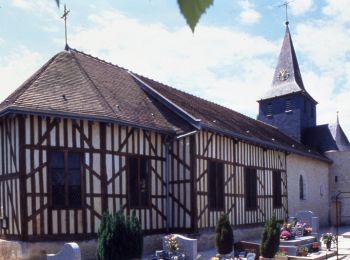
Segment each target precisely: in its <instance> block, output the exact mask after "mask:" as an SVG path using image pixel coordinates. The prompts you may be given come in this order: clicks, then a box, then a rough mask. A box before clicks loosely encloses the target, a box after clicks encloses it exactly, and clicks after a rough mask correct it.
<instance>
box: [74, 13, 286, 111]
mask: <svg viewBox="0 0 350 260" xmlns="http://www.w3.org/2000/svg"><path fill="white" fill-rule="evenodd" d="M90 20H91V21H93V22H94V25H93V26H89V27H88V28H87V29H80V30H79V31H77V32H75V33H74V36H73V37H71V38H70V42H71V43H72V47H75V48H78V49H83V50H86V51H87V52H88V53H91V54H93V55H96V56H98V57H101V58H103V59H106V60H108V61H111V62H113V63H116V64H118V65H120V66H123V67H126V68H128V69H130V70H132V71H135V72H137V73H140V74H143V75H145V76H149V77H151V78H154V79H156V80H158V81H161V82H165V83H167V84H171V85H172V86H174V87H177V88H180V89H182V90H185V91H187V92H190V93H192V94H195V95H199V96H201V97H203V98H205V99H209V100H212V101H215V102H217V103H221V104H225V105H227V106H229V107H231V108H234V109H235V110H237V111H240V112H244V113H246V114H252V115H253V116H255V115H256V113H257V109H256V106H255V107H253V105H254V104H255V101H256V100H258V99H259V97H260V96H261V95H262V93H263V92H264V91H266V90H267V89H268V88H269V87H270V84H271V79H272V74H273V70H272V67H273V65H272V63H271V60H270V56H271V54H272V55H273V56H276V55H277V53H278V49H279V46H277V45H276V44H275V43H271V42H269V41H267V40H266V39H264V38H262V37H257V36H252V35H249V34H246V33H242V32H238V31H234V30H232V29H228V28H219V27H209V26H202V25H199V26H198V28H196V34H195V35H193V34H191V33H190V32H189V30H188V28H187V27H183V28H178V29H176V30H172V31H169V30H167V29H166V28H165V27H163V26H162V25H160V24H143V23H141V22H139V21H137V20H135V19H130V18H128V17H125V16H123V15H122V14H120V13H118V12H116V11H115V12H111V11H110V12H104V13H100V14H96V15H92V16H90ZM101 39H103V41H101ZM213 46H214V47H213ZM237 93H239V94H237Z"/></svg>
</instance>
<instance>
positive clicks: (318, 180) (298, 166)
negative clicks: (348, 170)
mask: <svg viewBox="0 0 350 260" xmlns="http://www.w3.org/2000/svg"><path fill="white" fill-rule="evenodd" d="M300 175H302V176H303V180H304V194H305V196H304V199H300V196H299V192H300V189H299V178H300ZM328 178H329V164H327V163H325V162H322V161H319V160H314V159H311V158H308V157H305V156H300V155H296V154H290V155H288V156H287V181H288V214H289V216H295V214H296V213H297V212H298V211H301V210H310V211H312V212H313V213H314V214H315V216H316V217H319V220H320V226H326V225H328V224H329V206H330V200H329V184H328V183H329V182H328Z"/></svg>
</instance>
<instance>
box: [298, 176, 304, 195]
mask: <svg viewBox="0 0 350 260" xmlns="http://www.w3.org/2000/svg"><path fill="white" fill-rule="evenodd" d="M299 198H300V199H301V200H304V199H305V191H304V178H303V175H300V177H299Z"/></svg>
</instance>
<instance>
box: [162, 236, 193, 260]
mask: <svg viewBox="0 0 350 260" xmlns="http://www.w3.org/2000/svg"><path fill="white" fill-rule="evenodd" d="M173 235H174V237H175V238H176V240H177V242H178V243H179V247H180V250H179V251H180V252H181V253H183V254H185V259H186V260H193V259H197V253H198V252H197V239H192V238H188V237H185V236H182V235H178V234H173ZM163 250H164V251H167V248H166V243H165V238H163Z"/></svg>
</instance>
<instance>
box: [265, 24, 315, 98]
mask: <svg viewBox="0 0 350 260" xmlns="http://www.w3.org/2000/svg"><path fill="white" fill-rule="evenodd" d="M282 71H285V73H287V77H286V79H284V80H281V75H280V74H281V72H282ZM299 92H301V93H303V94H305V95H307V96H308V97H309V98H310V99H311V100H312V101H313V102H315V103H317V102H316V101H315V100H314V99H313V98H312V97H311V96H310V95H309V93H308V92H307V91H306V89H305V87H304V83H303V79H302V77H301V73H300V69H299V64H298V59H297V56H296V53H295V50H294V45H293V41H292V37H291V35H290V32H289V27H288V22H286V31H285V34H284V39H283V44H282V48H281V52H280V55H279V58H278V63H277V66H276V69H275V73H274V76H273V79H272V86H271V88H270V89H269V90H268V92H267V93H265V95H264V96H263V98H262V99H263V100H264V99H270V98H274V97H278V96H284V95H289V94H294V93H299Z"/></svg>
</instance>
